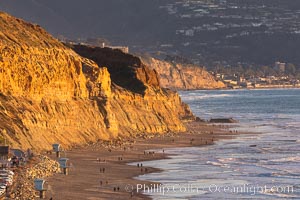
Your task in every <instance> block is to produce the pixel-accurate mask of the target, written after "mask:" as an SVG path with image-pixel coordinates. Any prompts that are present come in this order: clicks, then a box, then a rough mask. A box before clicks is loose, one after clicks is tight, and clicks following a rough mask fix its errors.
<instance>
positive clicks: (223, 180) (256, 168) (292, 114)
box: [138, 89, 300, 200]
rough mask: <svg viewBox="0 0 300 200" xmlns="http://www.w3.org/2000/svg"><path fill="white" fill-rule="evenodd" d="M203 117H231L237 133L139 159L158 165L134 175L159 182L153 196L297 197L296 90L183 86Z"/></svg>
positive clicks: (299, 125)
mask: <svg viewBox="0 0 300 200" xmlns="http://www.w3.org/2000/svg"><path fill="white" fill-rule="evenodd" d="M180 95H181V97H182V100H183V101H184V102H186V103H188V104H189V105H190V107H191V109H192V110H193V112H194V113H195V114H196V115H197V116H199V117H201V118H205V119H210V118H216V117H233V118H235V119H238V120H239V121H240V123H239V127H238V129H239V130H243V131H250V132H253V134H245V135H239V136H238V137H236V138H234V139H231V140H222V141H218V142H217V143H216V144H215V145H211V146H205V147H191V148H173V149H167V150H165V152H167V153H171V154H174V155H173V156H171V159H166V160H158V161H150V162H145V163H144V165H145V166H151V167H157V168H162V169H164V171H163V172H161V173H152V174H146V175H143V176H139V177H138V179H141V180H151V181H157V182H160V183H162V185H159V186H156V187H154V188H156V190H149V189H148V190H147V188H146V189H145V191H144V193H145V194H149V195H150V196H151V197H152V198H153V199H168V200H171V199H190V200H193V199H300V90H299V89H271V90H219V91H183V92H180Z"/></svg>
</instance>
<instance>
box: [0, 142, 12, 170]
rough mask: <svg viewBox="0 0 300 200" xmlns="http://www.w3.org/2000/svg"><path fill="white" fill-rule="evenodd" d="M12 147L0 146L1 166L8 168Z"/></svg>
mask: <svg viewBox="0 0 300 200" xmlns="http://www.w3.org/2000/svg"><path fill="white" fill-rule="evenodd" d="M9 158H10V148H9V146H0V167H1V168H7V167H8V166H9Z"/></svg>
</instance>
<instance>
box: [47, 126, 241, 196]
mask: <svg viewBox="0 0 300 200" xmlns="http://www.w3.org/2000/svg"><path fill="white" fill-rule="evenodd" d="M186 125H187V128H188V131H187V132H185V133H176V134H169V133H167V134H164V135H155V136H154V135H148V136H147V137H148V138H137V139H134V140H133V139H130V140H127V141H122V142H116V143H115V144H112V143H111V144H109V143H108V142H106V143H97V144H92V145H88V146H87V147H79V148H74V149H72V150H70V151H68V152H66V153H65V154H66V155H64V154H62V157H67V158H69V159H70V163H71V168H70V172H69V175H68V176H65V175H63V174H55V175H54V176H52V177H50V178H48V179H47V181H48V184H49V190H48V191H47V194H46V199H50V198H51V197H52V198H53V199H65V200H67V199H72V200H74V199H91V200H96V199H151V198H150V197H149V196H147V195H144V194H141V193H138V194H137V193H136V192H135V190H136V186H137V184H146V185H150V184H159V183H155V182H149V181H141V180H137V179H136V177H138V176H139V175H143V174H146V173H153V172H160V171H162V169H157V168H150V167H147V166H143V167H137V166H132V165H129V164H130V163H135V162H138V163H143V162H144V161H150V160H160V159H168V158H169V155H168V154H165V153H164V152H163V151H161V152H159V153H152V152H150V153H149V151H150V150H152V149H157V150H158V149H161V150H163V149H165V148H181V147H201V146H204V145H213V144H214V142H215V141H218V140H220V139H232V138H234V137H235V136H236V135H237V134H239V133H234V132H232V131H230V130H229V128H231V126H232V124H227V125H211V124H208V123H201V122H189V123H187V124H186ZM144 137H145V136H144ZM50 157H51V158H52V159H54V160H57V159H56V158H55V156H54V155H52V156H50ZM131 191H134V192H133V193H132V192H131ZM132 195H133V196H132Z"/></svg>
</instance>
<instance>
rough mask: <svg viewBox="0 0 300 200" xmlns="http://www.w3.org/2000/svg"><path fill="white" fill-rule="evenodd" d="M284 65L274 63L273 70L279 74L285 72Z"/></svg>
mask: <svg viewBox="0 0 300 200" xmlns="http://www.w3.org/2000/svg"><path fill="white" fill-rule="evenodd" d="M285 67H286V64H285V63H282V62H276V63H275V66H274V69H275V70H276V71H279V72H285Z"/></svg>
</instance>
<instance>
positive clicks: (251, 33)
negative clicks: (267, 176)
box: [0, 0, 300, 68]
mask: <svg viewBox="0 0 300 200" xmlns="http://www.w3.org/2000/svg"><path fill="white" fill-rule="evenodd" d="M0 8H1V10H3V11H6V12H9V13H11V14H13V15H16V16H18V17H22V18H24V19H26V20H28V21H31V22H35V23H38V24H40V25H41V26H42V27H45V28H46V29H47V30H48V31H50V32H51V33H52V34H55V36H58V35H64V36H66V37H67V38H72V39H78V38H81V39H86V38H91V37H94V38H98V37H100V38H106V39H108V40H109V41H111V42H112V43H113V44H120V45H128V46H130V50H131V51H132V52H150V53H156V52H157V51H159V52H162V53H166V54H169V55H172V54H176V55H183V56H185V57H187V58H189V59H191V60H193V61H194V62H196V63H198V64H200V65H201V66H207V67H208V68H213V67H216V66H236V65H237V64H239V65H243V66H247V67H248V66H250V65H252V66H253V65H254V66H262V65H268V66H270V65H273V64H274V63H275V62H276V61H280V62H285V63H292V64H295V65H296V66H298V65H300V57H299V56H298V52H299V51H300V24H299V18H300V4H299V2H298V1H296V0H226V1H220V0H208V1H186V0H178V1H174V0H126V1H125V0H109V1H108V0H89V1H85V0H51V1H50V0H49V1H46V0H13V1H12V0H1V1H0ZM78 41H80V40H78Z"/></svg>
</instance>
